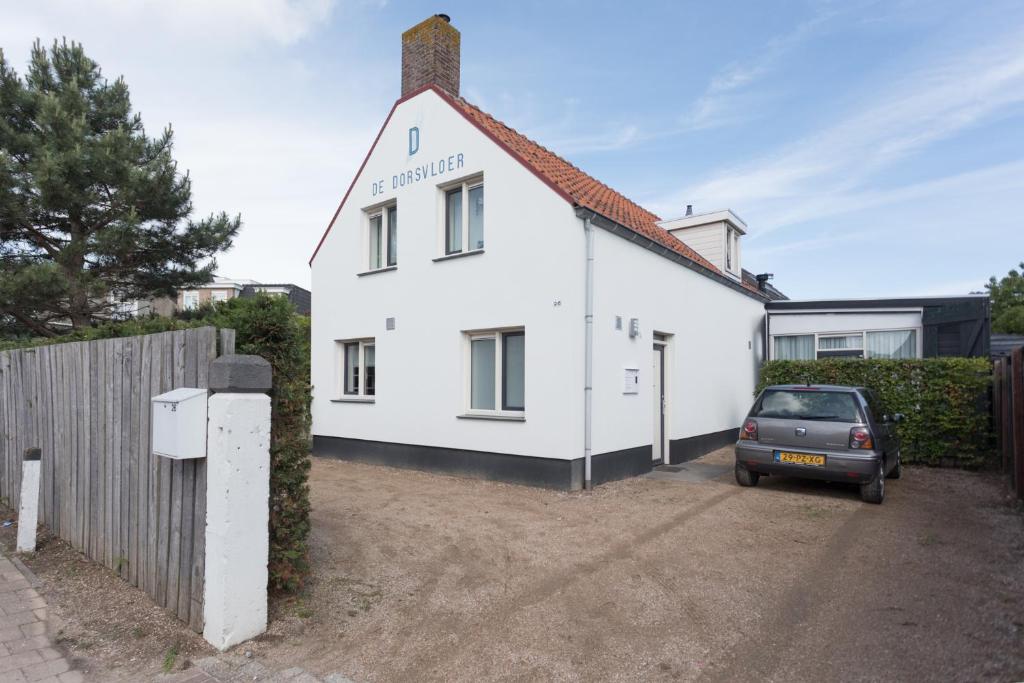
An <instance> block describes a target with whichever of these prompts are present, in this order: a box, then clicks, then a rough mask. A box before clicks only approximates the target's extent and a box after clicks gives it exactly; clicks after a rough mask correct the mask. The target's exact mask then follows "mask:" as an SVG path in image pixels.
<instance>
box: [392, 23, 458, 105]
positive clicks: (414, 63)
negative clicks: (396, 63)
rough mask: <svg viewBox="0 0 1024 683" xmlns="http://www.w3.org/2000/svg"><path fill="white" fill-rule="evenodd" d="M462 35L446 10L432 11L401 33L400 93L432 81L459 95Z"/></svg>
mask: <svg viewBox="0 0 1024 683" xmlns="http://www.w3.org/2000/svg"><path fill="white" fill-rule="evenodd" d="M460 44H461V36H460V35H459V32H458V31H457V30H456V29H455V27H453V26H452V25H451V19H450V18H449V17H448V15H447V14H435V15H434V16H432V17H430V18H429V19H427V20H426V21H422V22H420V23H418V24H416V25H415V26H413V27H412V28H411V29H409V30H408V31H406V32H405V33H403V34H402V97H405V96H406V95H408V94H409V93H411V92H412V91H414V90H416V89H418V88H422V87H423V86H425V85H427V84H428V83H433V84H434V85H437V86H439V87H440V88H441V89H443V90H446V91H447V92H448V93H450V94H452V95H455V96H456V97H458V95H459V46H460Z"/></svg>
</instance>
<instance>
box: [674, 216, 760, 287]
mask: <svg viewBox="0 0 1024 683" xmlns="http://www.w3.org/2000/svg"><path fill="white" fill-rule="evenodd" d="M658 225H659V226H660V227H662V228H664V229H665V230H668V231H669V232H670V233H672V234H673V235H675V236H676V237H678V238H679V239H680V240H682V241H683V243H685V244H686V245H687V246H688V247H690V248H691V249H693V250H694V251H695V252H697V253H698V254H700V255H701V256H703V257H704V258H705V259H707V260H708V261H710V262H711V264H712V265H713V266H714V267H715V268H717V269H718V270H719V271H721V272H722V273H723V274H725V275H728V276H729V277H731V278H733V279H739V278H740V276H741V273H742V272H743V263H742V258H741V254H740V238H741V237H743V235H745V234H746V232H747V230H746V227H747V225H746V223H744V222H743V220H742V219H741V218H740V217H739V216H737V215H736V214H734V213H733V212H732V211H730V210H729V209H722V210H721V211H711V212H708V213H698V214H694V213H688V214H687V215H685V216H683V217H682V218H675V219H673V220H670V221H661V222H660V223H658Z"/></svg>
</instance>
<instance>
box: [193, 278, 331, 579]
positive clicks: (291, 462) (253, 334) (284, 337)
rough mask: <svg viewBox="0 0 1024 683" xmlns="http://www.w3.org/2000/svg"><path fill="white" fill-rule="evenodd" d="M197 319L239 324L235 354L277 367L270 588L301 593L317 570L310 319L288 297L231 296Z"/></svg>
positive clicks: (273, 407) (273, 410)
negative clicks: (313, 566) (311, 540)
mask: <svg viewBox="0 0 1024 683" xmlns="http://www.w3.org/2000/svg"><path fill="white" fill-rule="evenodd" d="M195 319H196V320H201V321H203V322H204V323H205V324H214V325H216V326H217V327H230V328H232V329H234V330H235V333H236V337H235V353H246V354H255V355H257V356H261V357H263V358H265V359H267V361H269V362H270V366H271V368H273V371H274V378H273V389H271V391H270V398H271V429H270V435H271V436H270V588H272V589H276V590H283V591H297V590H298V589H300V588H301V587H302V583H303V580H304V579H305V577H306V575H307V574H308V573H309V548H308V543H307V541H308V537H309V530H310V523H309V514H310V505H309V483H308V479H309V467H310V459H309V454H310V436H309V429H310V413H309V410H310V402H311V392H310V385H309V319H308V318H306V317H304V316H300V315H296V314H295V309H294V308H292V305H291V303H290V302H289V301H288V300H287V299H284V298H282V297H272V296H267V295H257V296H255V297H246V298H244V299H242V298H236V299H231V300H229V301H226V302H224V303H221V304H217V305H216V306H213V307H209V308H206V309H203V310H202V311H200V313H199V315H198V316H196V318H195Z"/></svg>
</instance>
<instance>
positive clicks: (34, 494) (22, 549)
mask: <svg viewBox="0 0 1024 683" xmlns="http://www.w3.org/2000/svg"><path fill="white" fill-rule="evenodd" d="M40 454H41V451H40V450H39V449H38V448H27V449H25V458H24V460H22V463H21V505H19V509H18V545H17V549H18V552H19V553H34V552H35V550H36V527H38V526H39V464H40V463H39V460H40Z"/></svg>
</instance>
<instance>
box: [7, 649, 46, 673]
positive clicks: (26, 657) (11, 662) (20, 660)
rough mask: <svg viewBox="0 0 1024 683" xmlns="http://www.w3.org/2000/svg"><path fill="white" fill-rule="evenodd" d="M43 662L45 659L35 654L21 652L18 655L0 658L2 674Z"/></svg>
mask: <svg viewBox="0 0 1024 683" xmlns="http://www.w3.org/2000/svg"><path fill="white" fill-rule="evenodd" d="M41 661H43V658H42V657H40V656H39V655H38V654H36V653H35V652H19V653H18V654H16V655H7V656H6V657H3V658H0V673H5V672H7V671H13V670H14V669H21V668H23V667H26V666H31V665H32V664H38V663H39V662H41Z"/></svg>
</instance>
